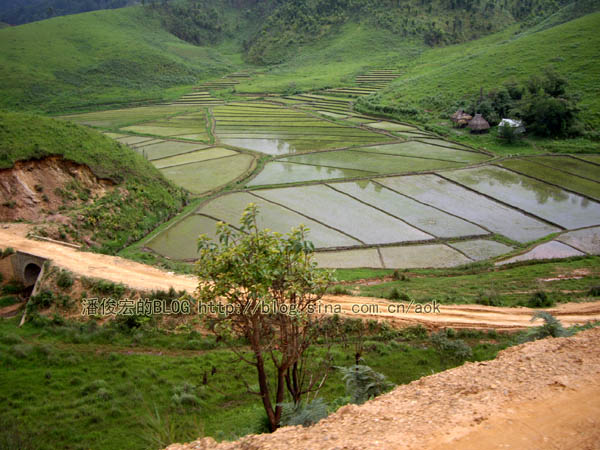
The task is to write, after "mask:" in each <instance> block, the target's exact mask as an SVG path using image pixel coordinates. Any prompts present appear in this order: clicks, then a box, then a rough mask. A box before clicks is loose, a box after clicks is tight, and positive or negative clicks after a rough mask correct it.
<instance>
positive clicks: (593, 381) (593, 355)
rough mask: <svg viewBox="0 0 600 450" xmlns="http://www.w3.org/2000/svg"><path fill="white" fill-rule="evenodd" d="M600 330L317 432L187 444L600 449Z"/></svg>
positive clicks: (350, 415) (337, 417)
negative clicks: (599, 343)
mask: <svg viewBox="0 0 600 450" xmlns="http://www.w3.org/2000/svg"><path fill="white" fill-rule="evenodd" d="M599 339H600V329H598V328H596V329H592V330H588V331H585V332H582V333H579V334H578V335H576V336H574V337H570V338H560V339H552V338H550V339H545V340H542V341H536V342H531V343H527V344H524V345H520V346H517V347H512V348H509V349H507V350H504V351H503V352H501V353H500V354H499V355H498V357H497V358H496V359H495V360H493V361H488V362H482V363H467V364H465V365H463V366H461V367H457V368H455V369H452V370H448V371H446V372H442V373H439V374H436V375H432V376H429V377H425V378H422V379H420V380H417V381H414V382H412V383H410V384H408V385H404V386H399V387H397V388H396V389H395V390H394V391H392V392H390V393H388V394H385V395H382V396H380V397H378V398H376V399H375V400H372V401H370V402H367V403H366V404H364V405H362V406H356V405H348V406H344V407H342V408H341V409H340V410H338V411H337V412H336V413H335V414H332V415H331V416H329V417H328V418H326V419H324V420H322V421H321V422H319V423H318V424H317V425H315V426H313V427H310V428H302V427H286V428H282V429H280V430H278V431H277V432H275V433H273V434H269V435H260V436H257V435H251V436H247V437H244V438H242V439H240V440H239V441H237V442H224V443H221V444H217V443H216V442H215V441H214V440H213V439H211V438H205V439H202V440H199V441H196V442H193V443H190V444H185V445H181V444H173V445H171V446H169V447H168V449H169V450H184V449H185V450H187V449H221V450H226V449H245V450H251V449H257V450H258V449H285V450H291V449H348V450H350V449H367V448H381V449H435V450H447V449H467V450H468V449H473V450H475V449H498V448H517V449H598V448H600V444H599V442H600V441H599V438H600V376H599V375H600V347H599V346H598V340H599Z"/></svg>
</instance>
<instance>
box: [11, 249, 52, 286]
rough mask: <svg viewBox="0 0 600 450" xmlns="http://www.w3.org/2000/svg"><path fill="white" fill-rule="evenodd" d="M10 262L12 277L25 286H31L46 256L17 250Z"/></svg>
mask: <svg viewBox="0 0 600 450" xmlns="http://www.w3.org/2000/svg"><path fill="white" fill-rule="evenodd" d="M11 262H12V269H13V274H14V277H15V278H16V279H17V280H19V281H20V282H21V283H23V284H24V285H25V287H26V288H32V287H33V285H34V284H35V282H36V281H37V279H38V277H39V275H40V272H41V271H42V267H44V263H45V262H46V258H42V257H41V256H37V255H32V254H30V253H25V252H19V251H18V252H17V253H15V254H14V255H13V256H12V261H11Z"/></svg>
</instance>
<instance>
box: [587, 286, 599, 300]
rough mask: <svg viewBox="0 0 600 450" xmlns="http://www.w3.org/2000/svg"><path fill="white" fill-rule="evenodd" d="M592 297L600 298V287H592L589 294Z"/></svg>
mask: <svg viewBox="0 0 600 450" xmlns="http://www.w3.org/2000/svg"><path fill="white" fill-rule="evenodd" d="M588 295H590V296H592V297H600V286H592V287H591V288H590V290H589V292H588Z"/></svg>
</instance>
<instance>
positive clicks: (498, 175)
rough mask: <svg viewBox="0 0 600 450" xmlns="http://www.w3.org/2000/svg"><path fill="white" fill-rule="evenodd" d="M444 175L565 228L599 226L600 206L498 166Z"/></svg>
mask: <svg viewBox="0 0 600 450" xmlns="http://www.w3.org/2000/svg"><path fill="white" fill-rule="evenodd" d="M445 176H446V177H448V178H449V179H451V180H454V181H456V182H458V183H460V184H462V185H464V186H466V187H468V188H471V189H473V190H475V191H477V192H480V193H482V194H485V195H488V196H490V197H492V198H494V199H496V200H499V201H501V202H503V203H505V204H508V205H511V206H513V207H516V208H519V209H520V210H522V211H527V212H528V213H530V214H533V215H535V216H537V217H541V218H542V219H545V220H546V221H547V222H549V223H552V224H556V225H558V226H560V227H563V228H565V229H573V228H581V227H589V226H593V225H597V224H599V223H600V203H597V202H594V201H591V200H589V199H587V198H585V197H582V196H580V195H577V194H572V193H570V192H566V191H564V190H562V189H560V188H557V187H554V186H551V185H548V184H546V183H542V182H540V181H537V180H535V179H533V178H528V177H525V176H521V175H519V174H516V173H514V172H510V171H508V170H505V169H501V168H499V167H484V168H477V169H466V170H457V171H455V172H449V173H447V174H445Z"/></svg>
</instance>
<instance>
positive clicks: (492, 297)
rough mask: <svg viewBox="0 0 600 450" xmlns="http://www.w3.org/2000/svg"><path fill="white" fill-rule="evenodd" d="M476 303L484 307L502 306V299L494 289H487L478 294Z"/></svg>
mask: <svg viewBox="0 0 600 450" xmlns="http://www.w3.org/2000/svg"><path fill="white" fill-rule="evenodd" d="M477 303H479V304H480V305H485V306H502V297H500V294H498V291H496V290H495V289H488V290H485V291H480V292H479V294H478V296H477Z"/></svg>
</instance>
